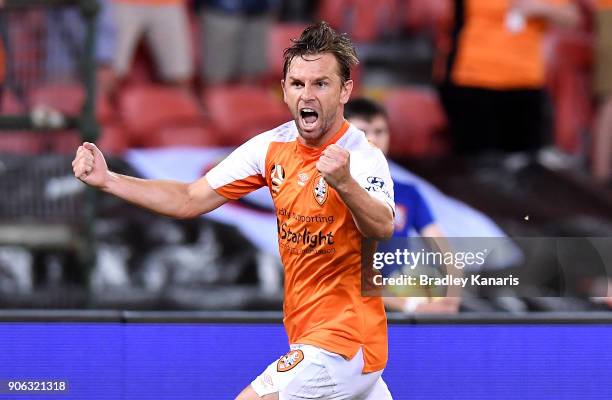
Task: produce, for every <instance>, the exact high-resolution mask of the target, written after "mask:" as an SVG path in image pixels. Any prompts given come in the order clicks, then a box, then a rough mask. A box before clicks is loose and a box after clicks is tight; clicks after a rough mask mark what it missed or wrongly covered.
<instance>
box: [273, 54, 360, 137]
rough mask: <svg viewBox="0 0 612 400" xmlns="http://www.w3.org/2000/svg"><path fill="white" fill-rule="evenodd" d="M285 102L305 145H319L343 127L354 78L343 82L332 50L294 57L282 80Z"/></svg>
mask: <svg viewBox="0 0 612 400" xmlns="http://www.w3.org/2000/svg"><path fill="white" fill-rule="evenodd" d="M282 85H283V94H284V99H285V103H287V106H289V110H290V111H291V114H292V115H293V118H294V119H295V122H296V124H297V127H298V131H299V133H300V136H301V137H302V139H303V140H304V141H305V142H306V144H308V145H311V146H319V145H322V144H323V143H324V141H325V140H327V139H328V136H326V134H328V133H329V134H333V133H334V132H331V130H332V129H340V126H341V123H342V121H343V119H344V117H343V111H344V105H345V104H346V102H347V101H348V99H349V97H350V95H351V90H352V88H353V81H351V80H349V81H346V82H345V83H344V84H343V83H342V79H341V78H340V74H339V66H338V61H337V60H336V58H335V57H334V56H333V55H332V54H330V53H323V54H313V55H308V56H304V57H295V58H294V59H293V60H291V63H290V64H289V68H288V70H287V76H286V78H285V79H284V80H283V81H282Z"/></svg>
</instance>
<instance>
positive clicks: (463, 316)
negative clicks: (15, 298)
mask: <svg viewBox="0 0 612 400" xmlns="http://www.w3.org/2000/svg"><path fill="white" fill-rule="evenodd" d="M282 321H283V315H282V313H280V312H276V311H223V312H216V311H178V312H174V311H163V312H161V311H120V310H2V311H0V323H3V322H119V323H248V324H269V323H279V324H281V323H282ZM388 322H389V324H400V325H432V324H433V325H435V324H462V325H469V324H530V325H531V324H535V325H541V324H612V312H606V311H602V312H531V313H524V314H509V313H500V312H497V313H495V312H484V313H483V312H477V313H471V312H470V313H460V314H456V315H435V314H428V315H425V314H423V315H404V314H400V313H388Z"/></svg>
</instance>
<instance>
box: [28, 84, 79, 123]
mask: <svg viewBox="0 0 612 400" xmlns="http://www.w3.org/2000/svg"><path fill="white" fill-rule="evenodd" d="M84 99H85V92H84V91H83V86H82V85H80V84H78V83H66V84H53V85H47V86H41V87H37V88H34V89H33V90H32V91H31V92H30V104H32V105H45V106H48V107H52V108H54V109H56V110H58V111H60V112H62V113H64V114H71V115H76V114H79V113H80V112H81V107H82V106H83V101H84Z"/></svg>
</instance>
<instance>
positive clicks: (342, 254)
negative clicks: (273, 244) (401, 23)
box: [73, 22, 394, 400]
mask: <svg viewBox="0 0 612 400" xmlns="http://www.w3.org/2000/svg"><path fill="white" fill-rule="evenodd" d="M284 60H285V61H284V62H285V63H284V79H283V80H282V82H281V83H282V89H283V93H284V100H285V103H286V104H287V106H288V107H289V110H290V111H291V113H292V115H293V118H294V120H293V121H291V122H287V123H285V124H283V125H281V126H279V127H277V128H275V129H273V130H271V131H268V132H265V133H262V134H260V135H258V136H256V137H254V138H252V139H251V140H249V141H248V142H246V143H245V144H243V145H242V146H240V147H239V148H238V149H236V150H235V151H234V152H233V153H232V154H230V155H229V156H228V157H227V158H226V159H225V160H224V161H222V162H221V163H220V164H219V165H217V166H216V167H215V168H213V169H212V170H211V171H209V172H208V173H207V174H206V175H205V176H204V177H203V178H201V179H199V180H198V181H196V182H193V183H191V184H184V183H179V182H174V181H165V180H141V179H137V178H133V177H128V176H122V175H118V174H116V173H113V172H110V171H108V169H107V166H106V162H105V161H104V157H103V155H102V153H101V152H100V151H99V150H98V149H97V148H96V147H95V145H93V144H91V143H84V144H83V145H82V146H81V147H79V149H78V150H77V154H76V157H75V159H74V161H73V169H74V174H75V176H76V177H77V178H79V179H81V180H82V181H83V182H85V183H87V184H89V185H92V186H94V187H97V188H100V189H101V190H103V191H105V192H108V193H112V194H114V195H117V196H119V197H121V198H123V199H125V200H127V201H130V202H132V203H134V204H137V205H139V206H142V207H145V208H147V209H149V210H152V211H154V212H157V213H160V214H163V215H168V216H172V217H177V218H189V217H195V216H198V215H200V214H202V213H206V212H209V211H211V210H213V209H215V208H217V207H219V206H220V205H222V204H224V203H225V202H227V201H228V200H232V199H238V198H240V197H241V196H244V195H245V194H247V193H249V192H251V191H253V190H255V189H258V188H260V187H263V186H267V187H268V188H269V190H270V194H271V196H272V199H273V202H274V205H275V208H276V215H277V221H278V243H279V250H280V255H281V259H282V261H283V265H284V268H285V301H284V324H285V328H286V330H287V335H288V337H289V342H290V350H291V351H289V353H287V354H286V355H284V356H282V357H281V358H280V359H277V361H274V362H272V363H271V364H270V365H269V366H268V367H267V368H266V369H265V370H264V371H263V373H262V374H261V375H260V376H258V377H257V378H256V379H255V380H253V382H251V384H250V385H249V386H247V387H246V388H245V389H244V390H243V391H242V393H240V394H239V395H238V397H237V399H238V400H252V399H265V400H271V399H289V398H319V399H332V398H333V399H367V400H384V399H391V395H390V393H389V390H388V389H387V386H386V384H385V383H384V381H383V380H382V378H381V374H382V372H383V369H384V368H385V365H386V362H387V321H386V316H385V310H384V305H383V301H382V299H381V298H380V297H365V296H362V295H361V264H362V260H363V262H364V265H366V266H367V265H372V264H371V262H370V261H371V257H372V254H373V252H374V251H375V244H376V239H386V238H389V237H391V234H392V233H393V213H394V203H393V183H392V181H391V178H390V175H389V169H388V165H387V162H386V159H385V157H384V156H383V154H382V152H381V151H380V150H378V149H376V148H375V147H373V146H371V145H370V144H369V143H368V142H367V140H366V138H365V136H364V134H363V132H361V131H359V130H358V129H356V128H355V127H354V126H351V125H350V124H349V123H348V122H347V121H345V119H344V105H345V104H346V102H347V101H348V99H349V97H350V95H351V90H352V88H353V81H352V80H351V79H350V67H351V66H353V65H355V64H357V62H358V60H357V56H356V54H355V50H354V48H353V45H352V43H351V41H350V39H349V38H348V37H347V36H345V35H340V34H338V33H336V32H335V31H334V30H333V29H332V28H330V27H329V25H327V24H326V23H323V22H321V23H318V24H316V25H312V26H310V27H308V28H306V29H305V30H304V32H303V33H302V35H301V36H300V38H299V39H297V40H296V41H294V43H293V45H292V46H291V47H289V48H288V49H286V50H285V53H284ZM236 112H240V110H236Z"/></svg>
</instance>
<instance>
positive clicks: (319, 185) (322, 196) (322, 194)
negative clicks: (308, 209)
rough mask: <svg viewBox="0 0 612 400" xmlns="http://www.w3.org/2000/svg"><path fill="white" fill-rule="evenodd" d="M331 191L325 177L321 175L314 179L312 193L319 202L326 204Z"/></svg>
mask: <svg viewBox="0 0 612 400" xmlns="http://www.w3.org/2000/svg"><path fill="white" fill-rule="evenodd" d="M328 193H329V186H328V185H327V182H325V179H324V178H323V177H322V176H321V175H319V176H317V177H316V178H315V180H314V188H313V189H312V194H313V195H314V198H315V200H316V201H317V203H319V205H320V206H322V205H323V204H325V201H326V200H327V195H328Z"/></svg>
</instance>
